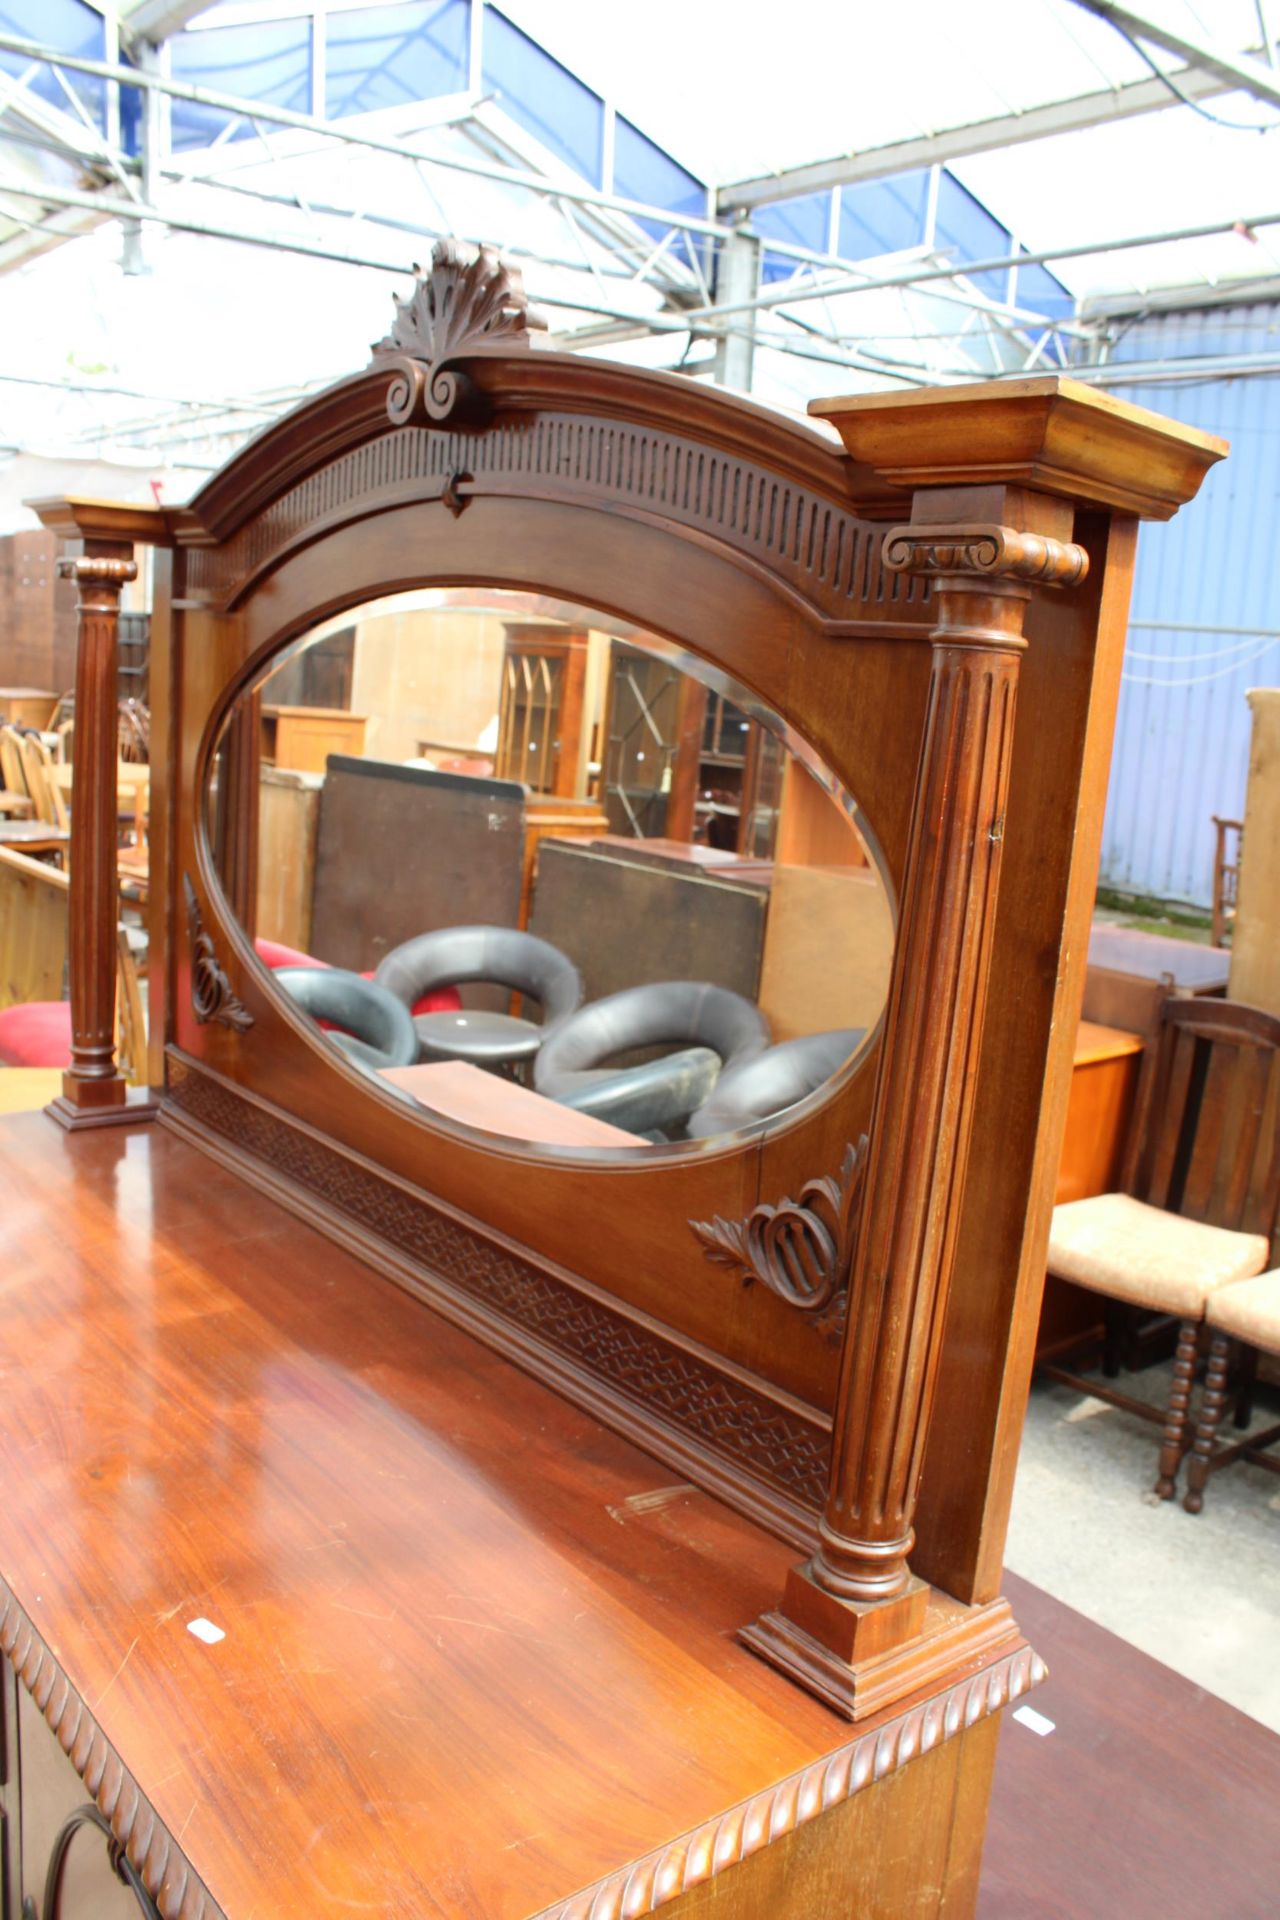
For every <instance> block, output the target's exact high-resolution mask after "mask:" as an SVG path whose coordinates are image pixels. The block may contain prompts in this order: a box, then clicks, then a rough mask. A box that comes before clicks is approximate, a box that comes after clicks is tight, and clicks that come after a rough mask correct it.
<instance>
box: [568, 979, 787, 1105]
mask: <svg viewBox="0 0 1280 1920" xmlns="http://www.w3.org/2000/svg"><path fill="white" fill-rule="evenodd" d="M768 1044H769V1023H768V1021H767V1020H766V1019H765V1017H764V1015H763V1014H762V1013H761V1011H760V1009H759V1008H758V1007H756V1006H753V1005H752V1003H751V1001H750V1000H744V999H743V997H742V995H741V994H739V993H731V992H730V991H729V990H728V988H726V987H715V986H711V985H710V984H709V983H708V982H706V981H703V980H659V981H654V982H652V983H650V984H649V985H646V986H642V987H627V988H624V990H623V991H622V992H621V993H612V994H610V995H608V997H607V998H606V999H603V1000H594V1001H592V1002H591V1004H590V1005H589V1006H585V1007H580V1008H579V1009H578V1011H577V1012H576V1013H574V1014H571V1015H570V1016H569V1018H568V1019H567V1020H564V1021H562V1022H561V1023H560V1024H559V1025H558V1026H557V1027H556V1029H555V1031H554V1032H552V1033H550V1034H548V1036H547V1038H546V1040H545V1041H544V1042H543V1045H542V1049H541V1051H540V1053H539V1054H538V1056H537V1059H536V1060H535V1062H534V1069H533V1084H534V1086H535V1087H536V1088H537V1090H538V1092H539V1093H544V1094H547V1095H548V1096H549V1097H550V1098H551V1099H553V1100H559V1101H561V1102H562V1103H563V1104H564V1105H566V1106H572V1107H577V1108H578V1109H579V1110H580V1111H581V1112H584V1113H592V1114H595V1115H596V1116H597V1117H598V1118H600V1119H608V1120H610V1121H612V1123H613V1124H614V1125H615V1126H619V1127H626V1128H627V1129H628V1130H629V1131H631V1132H633V1133H652V1132H661V1133H671V1132H673V1131H675V1130H677V1129H680V1128H682V1127H683V1125H684V1122H685V1121H686V1120H687V1119H688V1117H689V1115H690V1114H691V1113H692V1112H693V1111H694V1109H695V1108H696V1107H698V1106H700V1105H701V1104H702V1103H703V1101H705V1100H706V1098H707V1096H708V1094H709V1093H710V1092H711V1089H712V1087H713V1086H714V1085H715V1082H716V1080H717V1079H718V1077H719V1075H720V1072H721V1070H722V1068H727V1067H729V1066H731V1065H735V1064H737V1063H740V1062H743V1061H746V1060H749V1059H751V1058H752V1057H753V1056H754V1055H756V1054H758V1053H761V1052H762V1051H763V1050H764V1048H765V1047H767V1046H768ZM661 1046H667V1047H672V1048H675V1049H680V1050H679V1051H674V1052H672V1053H669V1054H667V1055H665V1056H664V1057H663V1058H661V1059H658V1060H650V1061H646V1062H644V1063H643V1064H641V1065H638V1066H631V1067H612V1068H611V1067H609V1066H607V1065H606V1064H605V1063H606V1062H608V1061H609V1060H612V1059H613V1058H614V1057H615V1056H616V1055H617V1054H620V1053H630V1052H631V1051H633V1050H638V1049H641V1048H645V1047H661Z"/></svg>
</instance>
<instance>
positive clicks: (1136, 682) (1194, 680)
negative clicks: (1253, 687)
mask: <svg viewBox="0 0 1280 1920" xmlns="http://www.w3.org/2000/svg"><path fill="white" fill-rule="evenodd" d="M1277 640H1280V635H1277V637H1276V639H1272V640H1267V641H1264V643H1263V645H1262V646H1260V647H1259V648H1258V651H1257V652H1256V653H1249V654H1246V655H1245V656H1244V658H1243V659H1242V660H1232V661H1230V662H1229V663H1228V664H1227V665H1226V666H1225V667H1218V668H1217V669H1216V671H1214V672H1213V673H1198V674H1193V675H1192V676H1191V677H1190V678H1188V679H1181V680H1166V679H1164V678H1163V677H1162V676H1161V675H1159V674H1154V673H1125V672H1124V671H1123V669H1122V670H1121V674H1120V678H1121V679H1122V680H1123V681H1124V683H1125V685H1126V686H1129V687H1207V686H1208V685H1209V682H1210V681H1211V680H1228V679H1230V677H1231V675H1232V674H1233V673H1238V672H1239V670H1240V668H1241V667H1251V666H1252V665H1253V663H1254V661H1255V660H1261V658H1262V656H1263V654H1264V653H1270V652H1271V649H1272V648H1273V647H1274V646H1275V645H1276V644H1277Z"/></svg>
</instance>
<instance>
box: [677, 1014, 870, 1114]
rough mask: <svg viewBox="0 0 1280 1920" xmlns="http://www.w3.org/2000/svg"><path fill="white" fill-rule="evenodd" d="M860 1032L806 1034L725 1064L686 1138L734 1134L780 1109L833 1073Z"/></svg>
mask: <svg viewBox="0 0 1280 1920" xmlns="http://www.w3.org/2000/svg"><path fill="white" fill-rule="evenodd" d="M865 1034H866V1028H865V1027H833V1028H832V1029H831V1030H830V1031H829V1032H826V1033H806V1034H802V1035H801V1037H800V1038H799V1039H798V1040H783V1041H781V1042H780V1043H779V1044H778V1045H777V1046H776V1047H766V1048H765V1050H764V1052H763V1053H757V1054H756V1055H755V1056H754V1058H753V1059H750V1060H744V1061H742V1062H741V1063H740V1064H739V1065H738V1066H734V1067H728V1068H726V1069H725V1071H724V1072H723V1073H722V1074H721V1075H720V1077H719V1079H718V1080H717V1082H716V1084H715V1086H714V1087H713V1088H712V1090H711V1092H710V1093H709V1094H708V1096H707V1098H706V1099H705V1100H704V1101H703V1102H702V1105H701V1106H700V1107H699V1108H698V1110H697V1112H696V1113H695V1114H694V1115H693V1116H692V1118H691V1119H690V1121H689V1125H688V1128H687V1132H688V1134H689V1138H690V1139H691V1140H707V1139H709V1138H710V1137H711V1135H712V1134H716V1133H736V1132H737V1131H738V1129H739V1128H740V1127H750V1126H756V1125H758V1124H759V1123H760V1122H761V1121H763V1120H772V1119H774V1118H775V1116H776V1115H778V1114H780V1113H785V1112H786V1110H787V1108H788V1107H794V1106H795V1104H796V1102H797V1101H798V1100H803V1099H805V1098H806V1096H807V1095H808V1094H811V1093H813V1092H814V1091H815V1090H816V1089H817V1088H818V1087H820V1086H822V1085H823V1084H824V1083H825V1082H826V1081H828V1080H829V1079H830V1078H831V1076H832V1074H834V1073H837V1072H838V1071H839V1069H840V1068H841V1067H842V1066H843V1065H844V1063H845V1061H846V1060H847V1059H848V1058H849V1055H850V1054H851V1053H852V1052H853V1051H854V1049H855V1048H856V1047H858V1046H859V1045H860V1044H861V1042H862V1040H863V1038H864V1036H865Z"/></svg>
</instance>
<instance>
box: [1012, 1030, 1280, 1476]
mask: <svg viewBox="0 0 1280 1920" xmlns="http://www.w3.org/2000/svg"><path fill="white" fill-rule="evenodd" d="M1122 1184H1123V1188H1124V1191H1122V1192H1120V1193H1108V1194H1100V1195H1098V1196H1096V1197H1095V1198H1093V1199H1088V1200H1075V1201H1070V1202H1068V1203H1067V1204H1066V1205H1064V1206H1059V1207H1057V1208H1055V1209H1054V1216H1053V1230H1052V1233H1051V1235H1050V1240H1049V1261H1048V1265H1049V1271H1050V1273H1053V1274H1056V1275H1058V1276H1059V1277H1060V1278H1062V1279H1065V1280H1073V1281H1075V1283H1076V1284H1077V1285H1078V1286H1083V1287H1089V1288H1091V1289H1092V1290H1093V1291H1094V1292H1096V1293H1101V1294H1105V1295H1106V1296H1107V1298H1108V1300H1109V1301H1111V1302H1121V1303H1126V1304H1127V1305H1129V1306H1132V1307H1139V1308H1143V1309H1145V1310H1147V1311H1148V1312H1157V1313H1165V1314H1171V1315H1173V1316H1174V1317H1175V1318H1176V1319H1177V1321H1178V1322H1179V1333H1178V1343H1177V1353H1176V1358H1175V1361H1174V1373H1173V1383H1172V1387H1171V1389H1170V1394H1169V1404H1168V1407H1167V1409H1166V1411H1165V1412H1164V1413H1163V1414H1162V1413H1161V1411H1160V1410H1159V1409H1158V1408H1156V1407H1151V1406H1149V1405H1147V1404H1146V1402H1144V1401H1142V1400H1138V1399H1136V1398H1135V1397H1134V1396H1133V1395H1131V1394H1126V1393H1123V1392H1121V1391H1120V1390H1119V1389H1118V1388H1116V1387H1114V1386H1111V1385H1109V1384H1108V1383H1107V1382H1106V1381H1098V1380H1096V1379H1094V1378H1091V1377H1088V1378H1087V1377H1085V1376H1082V1375H1080V1374H1078V1373H1073V1372H1071V1371H1069V1370H1068V1369H1067V1368H1066V1367H1063V1366H1056V1365H1055V1366H1046V1367H1044V1368H1043V1369H1042V1371H1044V1372H1045V1373H1046V1374H1048V1375H1049V1376H1050V1377H1051V1378H1053V1379H1058V1380H1063V1381H1065V1382H1066V1383H1067V1384H1068V1385H1071V1386H1075V1387H1078V1388H1079V1389H1080V1390H1081V1391H1082V1392H1086V1393H1091V1394H1093V1395H1095V1396H1096V1397H1097V1398H1099V1399H1102V1400H1106V1401H1108V1402H1109V1403H1110V1404H1111V1405H1113V1406H1119V1407H1123V1408H1126V1409H1127V1410H1128V1411H1130V1412H1132V1413H1136V1414H1138V1415H1140V1416H1141V1417H1142V1418H1144V1419H1147V1420H1152V1421H1155V1422H1156V1423H1157V1424H1162V1425H1163V1427H1164V1436H1163V1443H1162V1446H1161V1451H1160V1464H1159V1472H1158V1477H1157V1479H1156V1492H1157V1493H1158V1494H1159V1495H1160V1497H1161V1498H1162V1499H1165V1500H1168V1499H1171V1498H1172V1497H1173V1492H1174V1484H1175V1481H1176V1479H1177V1474H1178V1468H1179V1465H1180V1463H1181V1460H1182V1457H1183V1455H1184V1453H1185V1452H1186V1450H1187V1432H1188V1408H1189V1404H1190V1396H1191V1389H1192V1383H1193V1377H1194V1372H1195V1365H1196V1358H1197V1353H1198V1350H1199V1342H1200V1332H1201V1326H1202V1322H1203V1321H1204V1318H1205V1315H1206V1311H1207V1309H1208V1308H1209V1306H1210V1305H1211V1303H1212V1301H1213V1299H1214V1298H1215V1296H1216V1295H1217V1294H1218V1293H1219V1292H1220V1291H1221V1290H1222V1289H1224V1288H1230V1287H1232V1286H1233V1285H1234V1284H1235V1283H1237V1282H1240V1281H1248V1280H1251V1279H1252V1278H1253V1276H1254V1275H1256V1274H1260V1273H1261V1272H1262V1270H1263V1269H1264V1268H1265V1267H1266V1266H1267V1264H1268V1260H1269V1258H1270V1254H1271V1235H1272V1232H1273V1230H1274V1227H1275V1221H1276V1213H1277V1207H1278V1205H1280V1019H1276V1018H1275V1017H1274V1016H1272V1015H1271V1014H1267V1013H1263V1012H1261V1011H1260V1010H1259V1009H1258V1008H1256V1007H1246V1006H1240V1005H1237V1004H1235V1003H1232V1002H1229V1001H1223V1000H1192V999H1181V998H1170V999H1169V1000H1167V1001H1166V1002H1165V1005H1164V1008H1163V1012H1162V1021H1161V1032H1160V1036H1159V1039H1158V1041H1157V1043H1156V1045H1155V1046H1154V1047H1153V1048H1152V1049H1151V1050H1150V1051H1149V1052H1148V1055H1147V1058H1146V1059H1145V1061H1144V1063H1143V1071H1142V1078H1141V1081H1140V1083H1139V1088H1138V1095H1137V1099H1136V1101H1135V1110H1134V1118H1133V1126H1132V1132H1131V1136H1130V1141H1129V1146H1128V1150H1127V1152H1126V1157H1125V1167H1124V1175H1123V1181H1122ZM1116 1325H1117V1317H1116V1315H1115V1314H1114V1313H1112V1314H1109V1316H1108V1328H1109V1339H1108V1352H1107V1355H1106V1360H1105V1371H1106V1372H1107V1373H1109V1374H1113V1375H1114V1374H1115V1373H1116V1372H1118V1371H1119V1367H1118V1344H1117V1342H1116V1340H1115V1337H1114V1335H1115V1329H1116Z"/></svg>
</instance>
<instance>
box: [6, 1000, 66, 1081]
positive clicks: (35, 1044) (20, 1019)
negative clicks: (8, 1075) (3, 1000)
mask: <svg viewBox="0 0 1280 1920" xmlns="http://www.w3.org/2000/svg"><path fill="white" fill-rule="evenodd" d="M70 1065H71V1007H70V1004H69V1002H67V1001H66V1000H31V1001H28V1002H27V1003H26V1004H25V1005H24V1006H17V1007H3V1008H0V1066H6V1067H69V1066H70Z"/></svg>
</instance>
